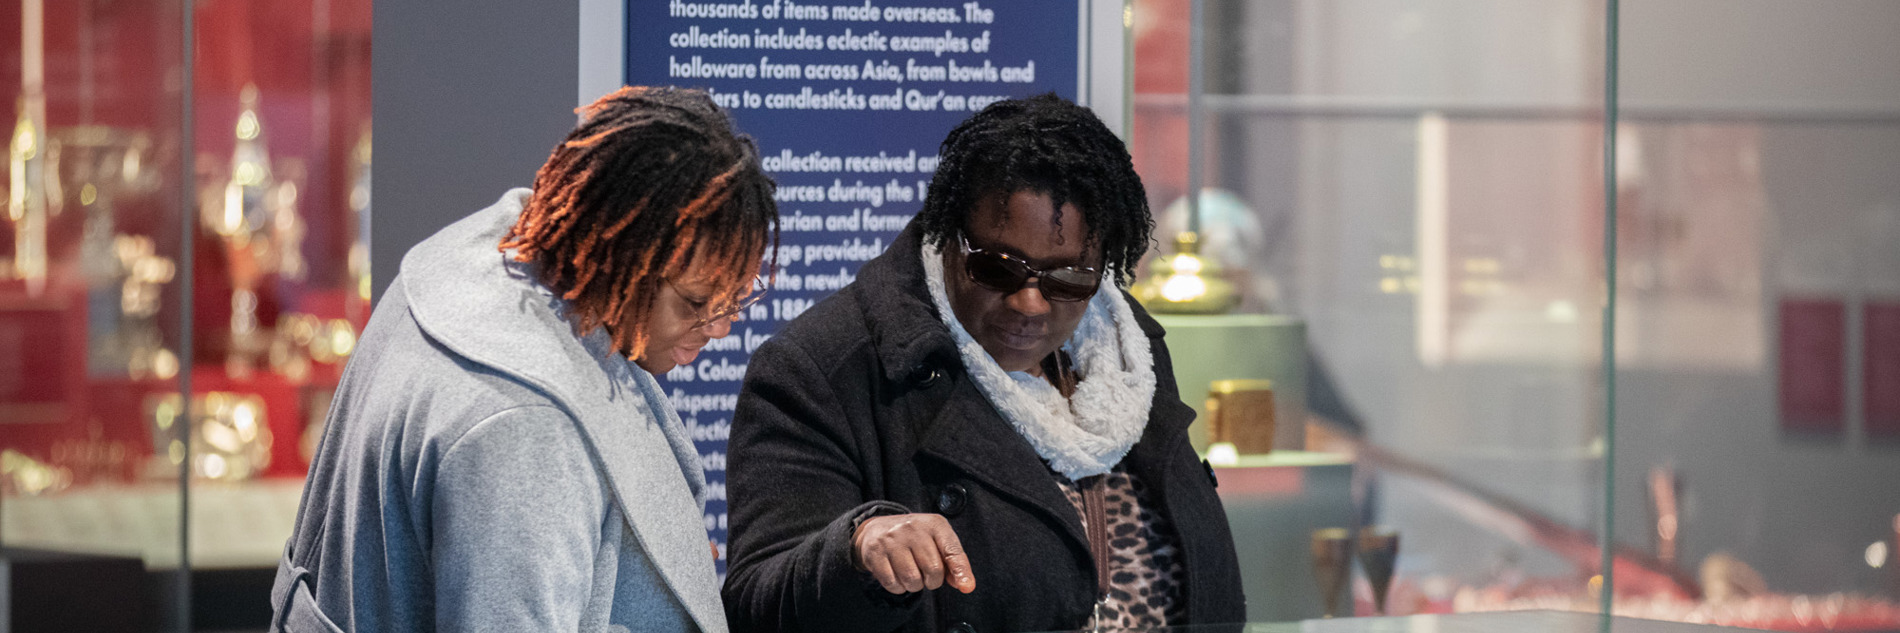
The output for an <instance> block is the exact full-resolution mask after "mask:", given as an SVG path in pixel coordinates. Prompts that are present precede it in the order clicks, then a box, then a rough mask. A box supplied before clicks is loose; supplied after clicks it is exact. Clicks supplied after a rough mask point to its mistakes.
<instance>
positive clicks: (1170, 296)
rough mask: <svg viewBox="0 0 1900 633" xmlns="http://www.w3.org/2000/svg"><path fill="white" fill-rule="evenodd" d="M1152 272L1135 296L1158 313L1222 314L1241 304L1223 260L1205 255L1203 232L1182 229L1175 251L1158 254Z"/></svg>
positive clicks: (1139, 285)
mask: <svg viewBox="0 0 1900 633" xmlns="http://www.w3.org/2000/svg"><path fill="white" fill-rule="evenodd" d="M1150 266H1151V271H1150V272H1151V273H1152V275H1151V276H1150V277H1149V278H1148V279H1147V280H1146V281H1143V282H1141V283H1138V284H1135V287H1134V289H1133V293H1132V294H1134V295H1135V300H1137V301H1140V302H1141V305H1142V306H1143V307H1145V308H1147V309H1148V311H1149V312H1154V313H1156V314H1221V313H1225V312H1227V311H1229V310H1232V309H1234V306H1236V305H1239V304H1240V293H1239V292H1238V291H1237V290H1236V289H1235V288H1234V283H1233V282H1231V281H1228V280H1227V279H1226V278H1225V277H1223V276H1222V275H1221V269H1220V264H1218V263H1216V262H1215V261H1214V260H1211V259H1208V258H1204V257H1201V252H1200V234H1198V233H1195V232H1194V231H1182V232H1181V233H1180V234H1179V235H1176V236H1175V237H1174V254H1173V255H1164V256H1161V257H1157V258H1155V260H1154V263H1152V264H1150Z"/></svg>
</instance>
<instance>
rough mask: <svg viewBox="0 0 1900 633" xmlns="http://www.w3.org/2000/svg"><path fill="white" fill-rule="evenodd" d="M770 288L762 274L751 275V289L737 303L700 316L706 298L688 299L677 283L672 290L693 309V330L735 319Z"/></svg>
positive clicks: (761, 297) (762, 297) (669, 282)
mask: <svg viewBox="0 0 1900 633" xmlns="http://www.w3.org/2000/svg"><path fill="white" fill-rule="evenodd" d="M666 283H668V284H672V283H673V280H671V279H668V280H667V281H666ZM770 289H771V287H770V285H769V284H768V283H767V282H766V281H765V276H764V275H753V277H752V289H751V291H749V292H747V293H746V296H745V297H744V298H741V299H739V301H738V302H737V303H734V304H732V305H731V306H729V307H727V308H726V309H724V310H720V311H719V312H717V313H714V314H712V315H705V316H702V315H701V313H702V311H704V310H705V309H706V303H707V300H704V299H702V300H698V301H694V300H692V299H689V298H687V297H686V293H683V292H680V287H679V286H677V285H675V286H673V292H674V293H675V294H678V295H679V296H680V299H683V300H685V301H686V307H687V308H688V309H690V310H692V311H693V316H695V317H697V318H698V320H697V321H694V322H693V327H692V328H691V329H694V330H698V329H702V328H704V327H706V326H708V325H712V324H714V323H718V322H720V321H737V320H738V317H739V314H740V313H741V312H745V310H746V308H750V307H752V306H753V305H754V304H757V303H758V302H759V301H760V300H762V299H764V298H765V292H766V291H767V290H770Z"/></svg>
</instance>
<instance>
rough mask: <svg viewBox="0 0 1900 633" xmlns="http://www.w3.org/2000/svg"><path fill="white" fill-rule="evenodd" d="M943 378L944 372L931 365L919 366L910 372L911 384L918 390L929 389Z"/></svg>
mask: <svg viewBox="0 0 1900 633" xmlns="http://www.w3.org/2000/svg"><path fill="white" fill-rule="evenodd" d="M941 377H943V371H942V370H939V369H937V368H935V367H931V366H929V365H918V366H917V367H916V368H915V369H912V370H910V376H909V377H908V379H909V381H910V384H911V385H912V386H914V387H916V388H918V389H929V388H930V386H931V385H934V384H937V379H938V378H941Z"/></svg>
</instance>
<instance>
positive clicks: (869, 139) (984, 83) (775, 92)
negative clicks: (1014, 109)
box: [624, 0, 1079, 574]
mask: <svg viewBox="0 0 1900 633" xmlns="http://www.w3.org/2000/svg"><path fill="white" fill-rule="evenodd" d="M626 20H627V30H626V39H625V41H626V55H627V56H626V64H625V66H624V68H625V69H626V77H625V80H626V82H627V83H629V84H634V85H642V84H644V85H661V84H671V85H677V86H687V87H698V88H706V89H708V90H710V91H711V92H712V93H713V95H714V98H715V99H716V100H718V102H719V103H720V104H721V105H722V106H724V107H726V108H727V109H729V110H731V111H732V113H733V116H734V118H735V119H736V120H737V121H738V123H739V127H740V129H741V130H743V131H745V132H746V133H749V134H751V135H752V136H753V137H754V138H756V139H757V140H758V143H759V149H760V151H761V153H762V154H763V155H764V161H765V169H766V171H768V172H770V173H771V174H772V176H773V178H775V179H776V180H777V181H778V205H779V219H780V223H781V225H782V230H783V246H782V247H781V249H780V251H779V257H778V259H779V262H780V266H781V267H780V269H779V274H778V285H777V287H776V289H775V290H774V291H773V292H772V293H771V295H770V296H769V297H768V298H767V300H766V301H765V302H764V303H762V304H761V305H759V306H755V307H754V308H753V309H752V310H751V311H750V312H749V313H748V314H747V315H746V320H744V321H741V322H739V323H736V324H734V326H733V334H732V336H730V337H727V338H726V339H723V340H719V341H714V342H713V344H712V345H711V346H709V347H708V348H707V351H706V352H705V353H703V354H701V355H700V357H699V359H698V360H697V361H695V362H694V363H693V364H692V365H691V366H688V367H681V368H679V369H677V370H675V371H673V372H672V373H670V374H668V375H667V376H666V377H665V379H664V380H662V383H663V384H664V385H665V387H666V389H667V392H668V393H669V394H672V396H673V402H674V405H675V406H676V407H677V408H678V409H679V411H680V414H681V416H682V417H683V418H685V420H686V423H687V428H689V429H691V430H692V432H693V439H694V440H695V441H696V442H697V443H698V446H699V451H700V454H701V456H702V460H703V462H704V464H705V466H706V475H707V479H708V480H709V481H710V482H712V486H713V494H712V497H711V501H710V502H709V503H708V504H707V506H706V527H707V529H708V531H710V532H711V533H712V535H713V538H714V539H715V540H717V541H719V542H720V543H721V544H722V545H721V547H722V548H723V543H724V542H725V535H726V501H725V469H726V437H727V435H728V433H729V430H730V429H731V419H732V409H733V404H734V402H735V400H737V394H738V391H739V381H740V379H741V378H742V377H743V376H744V374H745V367H746V362H747V360H748V359H749V358H750V357H751V353H752V351H753V350H756V349H758V346H759V344H761V343H763V342H765V341H766V340H767V339H769V338H771V336H772V333H773V332H776V331H777V330H778V328H779V326H780V325H781V324H783V323H784V322H786V321H789V320H791V319H792V318H794V317H796V316H798V315H799V313H801V312H803V311H804V310H805V309H806V308H808V307H810V306H811V305H812V304H813V303H815V302H816V301H818V300H819V299H821V298H823V297H824V296H825V295H828V294H830V293H832V292H833V291H836V290H837V289H838V288H840V287H843V286H844V285H845V284H848V283H850V282H851V280H852V279H854V278H855V277H856V275H857V271H858V268H859V267H860V266H861V265H863V263H864V261H865V260H867V259H870V258H872V257H875V256H877V255H878V254H879V253H882V252H883V251H884V248H885V247H886V245H888V244H890V242H891V239H892V238H893V237H895V236H896V235H897V232H898V231H899V230H900V229H902V228H903V227H904V224H905V223H906V222H908V221H909V220H910V217H911V216H912V215H914V214H916V213H917V209H918V208H919V207H920V206H921V205H922V202H923V196H924V192H925V190H926V189H928V186H929V183H930V176H931V174H932V172H933V171H934V170H935V168H936V164H937V151H938V149H937V148H938V145H939V144H940V143H941V142H942V141H943V137H944V135H945V134H946V133H948V132H949V131H950V128H952V127H954V126H955V125H956V124H957V123H958V122H960V121H962V120H963V119H965V118H967V117H969V116H970V114H971V113H973V112H975V111H977V110H981V109H982V108H983V106H985V105H988V104H989V103H991V102H993V101H996V100H999V99H1006V98H1011V97H1022V96H1029V95H1033V94H1041V93H1044V92H1055V93H1057V94H1060V95H1063V96H1065V97H1068V98H1070V99H1075V98H1076V86H1077V68H1078V65H1079V64H1078V63H1077V60H1078V59H1079V55H1078V48H1077V29H1078V22H1079V19H1078V4H1077V3H1076V2H1075V1H1074V0H1068V1H1063V0H1036V1H1024V0H1012V1H1009V2H1003V1H1001V0H979V1H974V2H973V1H970V0H863V1H861V2H857V3H852V2H850V1H849V0H840V1H839V2H838V3H836V4H830V3H822V2H820V3H809V4H808V3H802V2H789V1H785V0H739V1H732V0H724V1H707V2H689V1H686V0H668V1H665V2H658V1H629V2H627V3H626ZM723 558H724V557H723V556H722V557H721V559H722V560H720V563H719V568H720V570H721V573H722V574H723V573H724V569H725V561H724V560H723Z"/></svg>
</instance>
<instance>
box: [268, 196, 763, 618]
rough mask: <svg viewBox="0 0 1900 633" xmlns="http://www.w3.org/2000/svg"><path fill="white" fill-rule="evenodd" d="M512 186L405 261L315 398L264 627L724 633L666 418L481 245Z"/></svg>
mask: <svg viewBox="0 0 1900 633" xmlns="http://www.w3.org/2000/svg"><path fill="white" fill-rule="evenodd" d="M528 193H529V192H528V191H527V190H525V189H516V190H513V191H510V192H508V194H507V195H505V196H503V197H502V199H501V201H499V202H497V203H496V204H495V205H494V206H491V207H489V208H487V209H484V210H482V211H480V212H477V213H475V214H474V215H471V216H469V217H467V218H464V219H462V220H461V221H458V222H456V223H455V224H452V225H450V226H449V227H448V228H445V229H443V230H442V231H441V232H439V233H437V234H435V235H434V236H432V237H430V238H429V239H428V240H425V241H423V242H422V243H421V244H418V245H416V247H415V248H413V249H411V250H410V251H409V253H408V255H407V256H405V257H404V258H403V262H402V270H401V273H400V274H399V275H397V277H396V279H395V280H394V281H393V283H392V284H391V285H390V287H389V290H388V291H387V292H386V293H385V294H384V296H383V299H382V301H381V303H380V304H379V305H378V306H377V307H376V310H375V312H374V314H373V315H372V317H371V319H370V323H369V327H368V328H366V329H365V330H364V333H363V338H362V342H361V344H360V345H359V347H358V352H357V354H356V356H355V357H354V358H352V359H351V360H350V364H349V366H348V368H347V369H346V370H345V371H344V375H343V381H342V384H341V385H340V386H339V387H338V389H337V392H336V399H335V401H334V403H333V404H332V406H331V410H330V415H329V419H328V423H327V428H326V429H325V431H324V437H323V442H322V445H321V447H320V448H319V450H318V452H317V457H316V460H315V462H314V463H313V464H312V465H311V468H310V475H309V479H308V480H307V481H306V483H305V488H304V496H303V502H302V507H301V508H300V509H299V510H298V516H297V526H296V530H295V532H294V533H293V534H292V536H291V539H290V542H289V543H288V544H287V545H286V547H285V551H284V557H283V560H282V561H281V562H280V564H279V567H278V575H277V581H276V586H275V587H274V588H273V591H272V602H273V603H274V604H273V608H274V609H275V610H276V615H275V618H274V620H273V623H272V630H273V631H276V630H284V631H293V632H300V631H335V630H344V631H431V630H437V629H441V630H451V631H459V630H471V631H474V630H490V631H504V630H505V631H620V630H638V631H706V632H710V633H721V632H723V631H725V630H726V621H725V616H724V613H723V610H722V609H721V607H720V604H719V593H718V581H717V580H716V578H715V577H714V571H713V560H712V554H711V552H710V550H709V549H708V547H707V542H708V541H707V535H706V531H705V528H704V525H703V520H702V518H701V515H702V512H703V511H704V507H705V496H704V489H705V477H704V475H703V474H702V472H701V470H700V464H699V462H698V459H697V454H696V452H695V451H694V448H693V445H692V441H691V440H690V438H689V437H688V436H687V434H686V432H685V430H684V429H683V428H681V424H680V421H679V417H678V416H677V415H675V414H674V412H673V409H672V407H671V405H670V404H669V403H668V402H667V401H666V399H665V398H664V397H663V395H662V394H661V393H660V389H659V385H658V384H657V383H656V382H654V380H653V377H652V376H651V375H649V374H647V373H646V372H645V371H642V370H640V369H639V368H638V367H637V366H635V365H633V364H632V363H630V362H627V361H626V360H624V359H623V358H621V357H619V356H618V355H616V354H613V353H612V352H611V346H610V345H609V344H608V342H607V340H606V336H605V334H604V333H603V332H600V331H596V332H594V333H593V334H592V335H591V336H589V337H587V338H577V337H576V336H575V334H574V333H573V329H572V327H571V326H570V325H569V323H568V322H567V321H566V320H564V319H563V318H562V316H561V310H560V302H559V301H558V300H557V299H555V298H554V297H553V296H552V294H550V293H549V291H548V290H547V289H546V287H545V286H542V285H541V284H540V283H538V282H536V281H534V280H533V279H531V278H530V277H529V276H528V275H527V274H526V269H525V267H524V266H522V265H520V264H515V263H512V262H509V261H508V260H507V259H506V258H505V256H504V255H503V253H501V252H500V251H498V250H497V245H498V244H499V243H500V241H501V239H502V236H503V235H504V234H505V233H506V232H507V230H508V228H509V227H510V226H511V225H512V224H513V223H514V221H515V218H516V217H517V216H518V215H519V214H520V212H521V205H522V202H523V201H524V200H526V198H527V196H528Z"/></svg>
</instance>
